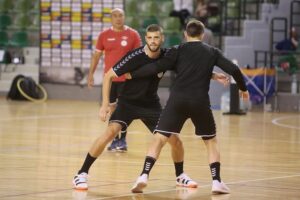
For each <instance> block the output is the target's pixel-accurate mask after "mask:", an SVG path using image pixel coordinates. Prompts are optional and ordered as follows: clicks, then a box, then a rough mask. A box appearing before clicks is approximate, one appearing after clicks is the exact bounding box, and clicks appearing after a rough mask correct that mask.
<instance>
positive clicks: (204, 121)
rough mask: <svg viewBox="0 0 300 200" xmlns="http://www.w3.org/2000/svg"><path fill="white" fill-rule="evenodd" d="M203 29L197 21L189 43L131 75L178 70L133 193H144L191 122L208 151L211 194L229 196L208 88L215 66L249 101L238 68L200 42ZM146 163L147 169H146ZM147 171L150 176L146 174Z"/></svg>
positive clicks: (187, 33) (188, 36)
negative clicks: (164, 153)
mask: <svg viewBox="0 0 300 200" xmlns="http://www.w3.org/2000/svg"><path fill="white" fill-rule="evenodd" d="M203 33H204V25H203V24H202V23H201V22H200V21H197V20H193V21H191V22H189V23H188V24H187V27H186V31H185V37H186V39H187V42H186V43H183V44H181V45H179V46H174V47H173V48H172V49H171V50H169V51H168V52H167V54H166V55H165V56H164V57H163V58H161V59H160V60H158V61H157V62H155V63H151V64H148V65H146V66H143V67H142V68H140V69H139V70H136V71H134V72H132V73H131V76H132V80H134V79H135V78H137V79H139V78H141V77H147V76H149V75H150V76H152V75H153V74H157V73H160V72H163V71H166V70H170V69H172V70H175V72H176V74H177V76H176V79H175V81H174V84H173V86H172V88H171V92H170V96H169V99H168V102H167V105H166V107H165V108H164V109H163V111H162V113H161V116H160V119H159V121H158V124H157V127H156V128H155V130H154V132H156V133H159V134H155V135H154V141H153V143H152V144H151V145H150V149H149V151H148V154H147V156H146V159H145V165H144V169H143V172H142V173H141V176H139V177H138V179H137V181H136V183H135V185H134V186H133V188H132V192H143V188H144V187H145V186H146V183H147V180H148V176H149V171H150V170H151V168H152V167H153V165H154V163H155V161H156V160H157V158H158V156H159V154H160V151H161V149H162V147H163V146H164V145H165V144H166V142H167V141H168V140H169V139H170V138H171V137H173V136H174V135H178V134H179V133H180V131H181V129H182V126H183V124H184V122H185V121H186V120H187V119H188V118H191V120H192V122H193V124H194V126H195V131H196V135H197V136H200V137H202V139H203V141H204V143H205V145H206V147H207V151H208V158H209V166H210V169H211V174H212V179H213V181H212V193H229V192H230V191H229V188H228V187H227V186H226V185H225V183H224V182H222V181H221V177H220V153H219V150H218V145H217V139H216V137H215V136H216V127H215V121H214V118H213V115H212V111H211V109H210V100H209V95H208V91H209V84H210V78H211V74H212V71H213V68H214V66H218V67H220V68H221V69H222V70H224V71H225V72H227V73H228V74H230V75H232V76H233V78H234V79H235V81H236V82H237V85H238V87H239V89H240V90H241V95H242V97H243V98H244V99H248V98H249V94H248V92H247V88H246V85H245V82H244V79H243V76H242V73H241V71H240V70H239V68H238V67H237V66H236V65H235V64H233V63H232V62H231V61H230V60H228V59H227V58H225V57H224V56H223V55H222V53H221V52H220V51H219V50H218V49H216V48H214V47H211V46H209V45H207V44H205V43H202V42H201V39H202V37H203ZM146 163H147V165H146ZM145 168H148V169H149V170H148V173H147V174H146V173H144V171H145Z"/></svg>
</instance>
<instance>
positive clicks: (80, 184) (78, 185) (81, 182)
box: [72, 172, 88, 190]
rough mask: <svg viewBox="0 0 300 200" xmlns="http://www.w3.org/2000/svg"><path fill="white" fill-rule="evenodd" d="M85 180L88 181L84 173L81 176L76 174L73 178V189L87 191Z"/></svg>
mask: <svg viewBox="0 0 300 200" xmlns="http://www.w3.org/2000/svg"><path fill="white" fill-rule="evenodd" d="M87 179H88V174H87V173H85V172H82V173H81V174H77V175H76V176H74V179H73V181H72V182H73V186H74V189H76V190H87V189H88V185H87Z"/></svg>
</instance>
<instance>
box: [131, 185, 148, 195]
mask: <svg viewBox="0 0 300 200" xmlns="http://www.w3.org/2000/svg"><path fill="white" fill-rule="evenodd" d="M146 186H147V183H138V184H137V185H136V186H135V187H134V188H132V189H131V192H132V193H143V189H144V188H145V187H146Z"/></svg>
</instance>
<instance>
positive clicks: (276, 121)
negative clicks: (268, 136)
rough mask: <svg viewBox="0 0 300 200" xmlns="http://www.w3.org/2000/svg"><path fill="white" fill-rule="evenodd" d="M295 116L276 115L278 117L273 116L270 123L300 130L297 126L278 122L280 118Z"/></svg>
mask: <svg viewBox="0 0 300 200" xmlns="http://www.w3.org/2000/svg"><path fill="white" fill-rule="evenodd" d="M295 117H296V115H295V116H285V117H278V118H275V119H273V120H272V124H275V125H277V126H281V127H284V128H291V129H298V130H300V127H299V126H292V125H287V124H284V123H279V121H280V120H284V119H289V118H295Z"/></svg>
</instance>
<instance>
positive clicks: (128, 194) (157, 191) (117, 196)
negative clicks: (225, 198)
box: [90, 174, 300, 200]
mask: <svg viewBox="0 0 300 200" xmlns="http://www.w3.org/2000/svg"><path fill="white" fill-rule="evenodd" d="M294 177H300V174H295V175H290V176H279V177H272V178H260V179H253V180H244V181H232V182H227V183H226V184H227V185H236V184H240V183H251V182H259V181H270V180H276V179H285V178H294ZM206 187H211V184H207V185H202V186H201V187H199V188H206ZM174 190H176V188H174V189H167V190H155V191H149V192H144V193H142V194H143V195H147V194H155V193H161V192H170V191H174ZM128 196H135V194H132V193H127V194H123V195H116V196H111V197H99V198H91V199H90V200H102V199H114V198H120V197H128Z"/></svg>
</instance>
